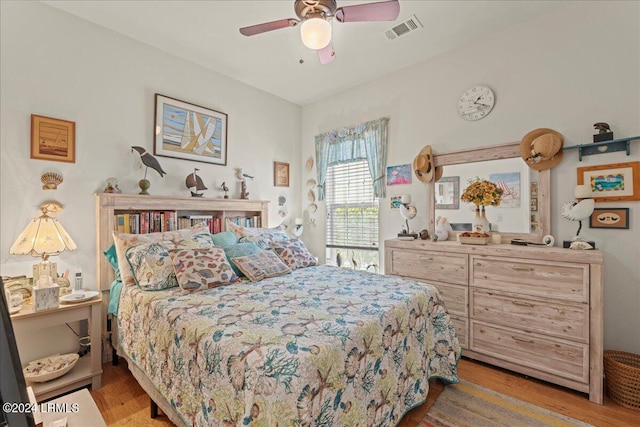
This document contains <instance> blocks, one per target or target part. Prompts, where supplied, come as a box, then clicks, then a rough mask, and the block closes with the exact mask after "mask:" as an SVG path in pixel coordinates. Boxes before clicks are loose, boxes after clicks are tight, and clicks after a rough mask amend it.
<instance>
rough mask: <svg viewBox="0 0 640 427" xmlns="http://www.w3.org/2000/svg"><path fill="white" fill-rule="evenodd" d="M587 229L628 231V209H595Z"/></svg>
mask: <svg viewBox="0 0 640 427" xmlns="http://www.w3.org/2000/svg"><path fill="white" fill-rule="evenodd" d="M589 228H620V229H624V230H628V229H629V208H595V209H594V210H593V214H591V220H590V221H589Z"/></svg>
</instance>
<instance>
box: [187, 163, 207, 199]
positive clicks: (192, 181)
mask: <svg viewBox="0 0 640 427" xmlns="http://www.w3.org/2000/svg"><path fill="white" fill-rule="evenodd" d="M199 170H200V169H198V168H193V173H190V174H189V175H187V178H186V179H185V185H186V186H187V188H188V189H189V190H191V197H202V195H203V194H204V193H202V192H201V191H202V190H208V188H207V187H206V186H205V185H204V182H202V178H200V177H199V176H198V174H196V172H197V171H199ZM194 190H195V191H194Z"/></svg>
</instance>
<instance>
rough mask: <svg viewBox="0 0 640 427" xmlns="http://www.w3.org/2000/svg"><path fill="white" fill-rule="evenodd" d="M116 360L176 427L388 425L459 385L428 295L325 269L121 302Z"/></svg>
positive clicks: (450, 332)
mask: <svg viewBox="0 0 640 427" xmlns="http://www.w3.org/2000/svg"><path fill="white" fill-rule="evenodd" d="M118 340H119V343H120V351H121V352H122V351H124V352H125V354H126V355H127V357H128V358H129V359H130V360H131V361H132V362H133V363H135V364H136V365H137V366H138V367H139V368H140V369H142V370H143V371H144V372H145V373H146V374H147V376H148V377H149V378H150V379H151V380H152V381H153V383H154V384H155V385H156V387H157V389H158V391H159V392H160V393H161V394H162V395H163V396H164V397H165V398H166V400H167V401H168V402H170V403H171V405H172V406H173V407H174V408H175V410H176V411H177V412H178V414H179V415H180V416H181V417H182V419H183V420H184V422H185V424H186V425H198V426H205V425H213V426H242V425H248V426H258V427H267V426H268V427H273V426H327V427H328V426H394V425H395V424H397V423H398V421H399V420H400V418H402V416H403V415H404V414H405V412H407V411H408V410H409V409H411V408H413V407H415V406H417V405H419V404H421V403H422V402H423V401H424V400H425V399H426V396H427V392H428V390H429V383H428V381H427V380H428V379H429V378H431V377H439V378H442V379H443V380H445V381H448V382H454V383H455V382H458V376H457V373H456V365H457V362H458V359H459V356H460V345H459V343H458V338H457V336H456V333H455V329H454V327H453V325H452V324H451V322H450V319H449V315H448V314H447V313H446V311H445V307H444V304H443V302H442V300H441V299H440V296H439V294H438V292H437V290H436V289H435V288H434V287H432V286H430V285H425V284H421V283H417V282H412V281H409V280H406V279H402V278H399V277H392V276H381V275H376V274H372V273H365V272H359V271H352V270H346V269H340V268H336V267H329V266H317V267H308V268H304V269H298V270H295V271H294V272H293V273H292V274H288V275H285V276H280V277H275V278H271V279H265V280H262V281H260V282H255V283H249V282H240V283H238V284H234V285H230V286H224V287H219V288H215V289H209V290H206V291H202V292H196V293H191V294H185V293H183V291H181V290H180V288H173V289H171V290H166V291H156V292H149V291H142V290H140V289H138V288H137V287H126V288H125V289H124V290H123V291H122V296H121V300H120V311H119V316H118Z"/></svg>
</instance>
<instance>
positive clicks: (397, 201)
mask: <svg viewBox="0 0 640 427" xmlns="http://www.w3.org/2000/svg"><path fill="white" fill-rule="evenodd" d="M389 204H390V207H391V209H400V206H402V196H391V198H390V199H389Z"/></svg>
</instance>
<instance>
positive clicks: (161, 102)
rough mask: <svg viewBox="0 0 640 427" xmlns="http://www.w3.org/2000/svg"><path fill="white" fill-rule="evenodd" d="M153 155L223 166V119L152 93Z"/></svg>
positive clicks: (195, 107)
mask: <svg viewBox="0 0 640 427" xmlns="http://www.w3.org/2000/svg"><path fill="white" fill-rule="evenodd" d="M154 130H155V132H154V134H155V143H154V145H153V154H155V155H158V156H163V157H173V158H176V159H184V160H193V161H196V162H204V163H213V164H215V165H223V166H224V165H226V164H227V115H226V114H225V113H221V112H219V111H215V110H211V109H209V108H205V107H201V106H199V105H195V104H190V103H188V102H184V101H180V100H177V99H174V98H169V97H168V96H164V95H160V94H158V93H156V118H155V128H154Z"/></svg>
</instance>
